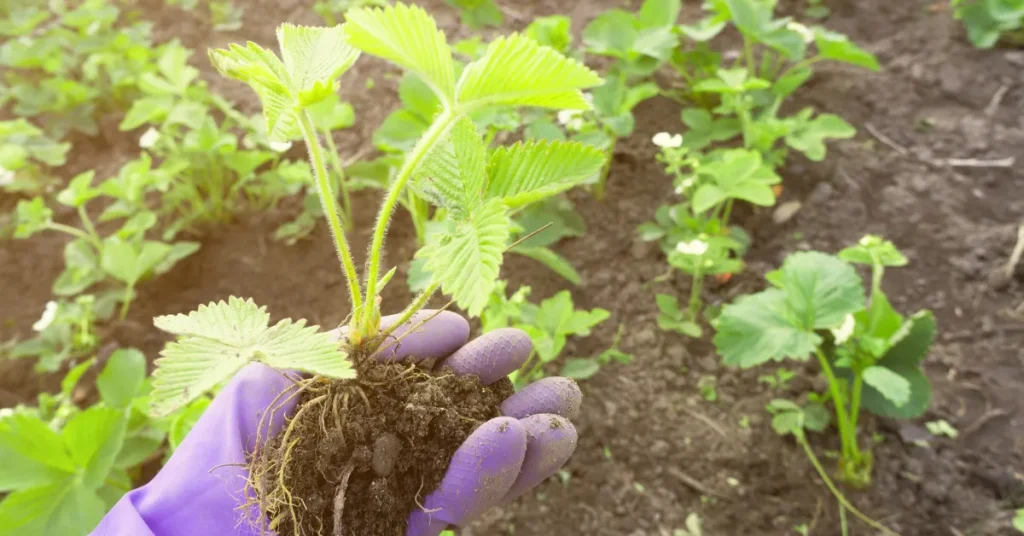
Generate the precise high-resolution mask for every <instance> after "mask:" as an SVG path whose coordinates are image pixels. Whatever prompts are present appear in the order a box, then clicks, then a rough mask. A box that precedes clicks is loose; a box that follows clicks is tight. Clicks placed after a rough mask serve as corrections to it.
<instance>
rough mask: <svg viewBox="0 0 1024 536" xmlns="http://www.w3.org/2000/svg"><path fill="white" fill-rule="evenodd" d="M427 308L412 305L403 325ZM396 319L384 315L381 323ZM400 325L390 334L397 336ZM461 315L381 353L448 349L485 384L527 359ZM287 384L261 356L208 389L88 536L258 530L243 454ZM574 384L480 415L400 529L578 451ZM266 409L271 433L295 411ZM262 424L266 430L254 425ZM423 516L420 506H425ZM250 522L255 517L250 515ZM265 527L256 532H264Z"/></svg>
mask: <svg viewBox="0 0 1024 536" xmlns="http://www.w3.org/2000/svg"><path fill="white" fill-rule="evenodd" d="M431 314H433V312H432V311H421V312H420V313H418V314H417V315H416V316H415V317H413V319H412V321H410V324H409V325H414V324H416V323H418V322H419V321H420V320H421V319H423V318H426V317H428V316H429V315H431ZM394 320H395V317H393V316H392V317H386V318H384V319H382V324H383V325H385V326H386V325H388V323H389V321H392V322H393V321H394ZM409 325H406V326H402V327H400V328H399V329H397V330H396V331H395V335H396V336H399V335H402V334H403V333H405V332H406V331H407V330H408V327H409ZM468 338H469V323H468V322H466V320H465V319H464V318H462V317H461V316H459V315H457V314H455V313H451V312H442V313H441V314H439V315H437V316H436V317H434V318H433V319H431V320H429V321H428V322H427V323H426V324H425V325H424V326H423V327H422V328H420V329H419V330H417V331H416V332H415V333H410V334H408V335H406V336H405V338H403V339H402V341H401V344H399V345H396V346H394V347H392V348H389V349H386V350H385V351H383V352H381V356H380V359H382V360H388V359H426V358H436V357H446V356H447V359H445V360H444V361H443V364H444V365H447V366H450V367H452V369H454V370H455V371H456V372H457V373H462V374H476V375H477V376H479V377H480V378H481V380H482V381H483V382H484V383H492V382H494V381H497V380H499V379H501V378H504V377H505V376H507V375H508V374H509V373H511V372H512V371H514V370H516V369H518V368H519V367H520V366H521V365H522V364H523V362H524V361H525V360H526V359H527V357H529V355H530V349H531V343H530V338H529V336H527V335H526V333H524V332H522V331H520V330H517V329H500V330H495V331H492V332H490V333H487V334H485V335H483V336H482V337H480V338H478V339H475V340H473V341H472V342H469V343H466V340H467V339H468ZM290 383H291V382H290V380H288V379H287V378H286V377H284V376H283V375H282V374H281V373H279V372H277V371H275V370H273V369H271V368H269V367H267V366H265V365H260V364H255V365H250V366H248V367H246V368H245V369H243V370H242V372H240V373H239V374H238V376H236V377H235V378H234V379H233V380H232V381H231V382H230V383H229V384H228V385H227V386H226V387H225V388H224V390H223V391H221V393H220V394H219V395H218V396H217V397H216V399H215V400H214V401H213V403H212V404H210V407H209V408H208V409H207V410H206V413H205V414H204V415H203V417H202V418H201V419H199V422H198V423H196V425H195V427H194V428H193V429H192V432H190V433H189V435H188V437H186V438H185V441H184V442H182V444H181V445H180V446H179V447H178V449H177V450H176V451H175V452H174V455H172V456H171V459H170V460H169V461H168V462H167V465H166V466H164V468H163V469H162V470H161V471H160V473H158V474H157V475H156V477H154V478H153V480H152V481H151V482H150V483H149V484H146V485H145V486H143V487H141V488H139V489H136V490H133V491H131V492H129V493H128V494H127V495H125V496H124V497H123V498H122V499H121V500H120V501H119V502H118V503H117V504H116V505H115V506H114V508H113V509H112V510H111V511H110V513H108V514H107V516H106V517H105V518H104V519H103V521H101V522H100V525H99V526H98V527H97V528H96V530H95V531H94V532H93V534H94V535H96V536H114V535H125V536H128V535H131V536H146V535H154V536H179V535H180V536H185V535H188V536H206V535H210V536H225V535H245V536H249V535H253V536H255V535H257V534H260V528H259V527H251V526H249V524H247V523H242V522H241V521H242V519H243V517H245V515H246V514H247V513H246V512H242V511H240V510H239V506H240V505H242V504H244V503H245V500H244V498H243V494H242V490H243V487H244V486H245V482H246V477H247V476H248V471H247V470H246V467H245V462H246V456H245V453H246V452H251V451H252V450H253V449H254V448H255V446H256V429H257V427H258V425H259V423H260V419H261V417H262V415H263V412H265V411H266V409H267V407H268V406H269V405H270V403H271V402H272V401H273V400H274V398H275V397H276V396H277V394H278V393H280V392H281V391H282V390H284V389H285V388H287V387H288V385H289V384H290ZM580 403H581V395H580V390H579V387H578V386H577V385H576V383H575V382H573V381H572V380H570V379H568V378H545V379H543V380H540V381H538V382H534V383H533V384H530V385H529V386H527V387H526V388H524V389H523V390H522V391H520V392H518V393H516V394H514V395H512V396H511V397H509V399H508V400H506V401H505V402H504V403H503V404H502V407H501V409H502V413H503V414H504V415H505V416H503V417H498V418H495V419H492V420H490V421H488V422H486V423H484V424H483V425H482V426H481V427H480V428H478V429H477V430H476V431H475V432H473V434H472V435H470V436H469V438H467V439H466V441H465V443H463V444H462V446H461V447H459V450H458V451H456V452H455V455H454V456H453V457H452V461H451V464H450V465H449V467H448V472H447V473H445V476H444V478H443V479H442V481H441V484H440V486H439V487H438V489H437V490H436V491H434V492H433V493H431V494H430V495H428V496H427V497H426V499H425V501H424V507H425V510H419V509H417V510H415V511H414V512H413V513H412V515H411V516H410V517H409V529H408V531H407V535H408V536H437V535H438V534H440V533H441V531H442V530H444V529H445V528H447V527H448V526H449V525H464V524H466V523H468V522H469V521H471V520H472V519H473V518H475V517H477V516H479V515H480V514H481V513H483V512H484V511H486V510H487V509H489V508H492V507H494V506H496V505H498V504H501V503H503V502H506V501H510V500H512V499H514V498H516V497H518V496H520V495H522V494H523V493H526V492H527V491H528V490H529V489H530V488H532V487H534V486H536V485H537V484H539V483H540V482H542V481H544V480H545V479H547V478H548V477H549V476H551V475H552V474H554V473H555V471H557V470H558V469H559V468H560V467H561V466H562V465H563V464H564V463H565V462H566V461H567V460H568V459H569V456H571V455H572V453H573V451H574V450H575V449H576V429H575V428H574V427H573V425H572V423H570V422H569V419H572V418H574V417H575V416H576V414H577V413H578V412H579V408H580ZM294 405H295V402H294V401H292V402H291V403H290V404H289V405H288V406H286V407H282V408H279V410H275V414H274V415H272V416H271V419H270V421H271V430H272V431H271V433H276V432H277V431H278V430H279V429H280V427H281V425H282V424H283V423H284V421H285V417H284V416H285V414H287V413H288V412H290V411H291V410H292V409H293V408H294ZM264 432H265V430H264ZM427 512H430V513H427ZM256 518H258V516H256ZM264 533H266V532H264Z"/></svg>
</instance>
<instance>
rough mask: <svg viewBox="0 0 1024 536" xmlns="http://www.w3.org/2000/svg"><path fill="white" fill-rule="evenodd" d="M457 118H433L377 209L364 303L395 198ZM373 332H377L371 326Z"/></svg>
mask: <svg viewBox="0 0 1024 536" xmlns="http://www.w3.org/2000/svg"><path fill="white" fill-rule="evenodd" d="M458 118H459V114H456V113H454V112H453V111H452V110H450V109H445V110H444V111H442V112H441V115H439V116H437V118H436V119H434V122H433V123H432V124H431V125H430V128H428V129H427V131H426V132H425V133H423V137H422V138H420V140H419V141H418V142H416V146H415V147H413V148H412V151H411V152H410V153H409V156H408V157H407V158H406V159H405V162H403V163H402V168H401V169H400V170H399V171H398V176H397V177H396V179H395V182H394V183H393V184H392V185H391V189H390V190H388V196H387V197H386V198H385V199H384V204H383V205H382V206H381V208H380V213H379V214H378V215H377V224H376V226H375V227H374V229H373V242H371V244H370V258H369V261H368V268H367V272H366V301H367V304H372V303H374V299H375V298H376V296H377V281H378V280H379V279H380V263H381V251H382V250H383V249H384V235H386V234H387V231H388V223H389V222H390V221H391V216H392V214H394V212H395V205H397V204H398V198H399V196H400V195H401V194H402V189H403V188H404V187H405V183H406V182H408V181H409V178H410V177H412V173H413V172H414V171H416V168H417V167H419V165H420V162H422V161H423V159H424V158H425V157H426V156H427V153H428V152H429V151H430V149H432V148H433V147H434V144H436V143H437V142H438V140H440V139H441V137H442V136H444V134H445V133H446V132H448V129H449V128H450V127H451V126H452V124H454V123H455V120H456V119H458ZM372 309H373V307H367V308H366V310H365V311H363V322H362V326H361V330H362V331H363V333H361V335H368V334H371V333H370V332H367V331H366V330H368V329H370V328H369V326H370V324H371V323H372V322H371V321H372V319H373V311H372ZM372 329H376V326H374V327H373V328H372Z"/></svg>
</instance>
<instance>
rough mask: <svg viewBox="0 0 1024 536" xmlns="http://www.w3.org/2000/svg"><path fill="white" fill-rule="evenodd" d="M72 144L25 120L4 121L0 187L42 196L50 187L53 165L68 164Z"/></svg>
mask: <svg viewBox="0 0 1024 536" xmlns="http://www.w3.org/2000/svg"><path fill="white" fill-rule="evenodd" d="M69 149H71V144H70V143H67V142H62V143H58V142H55V141H53V140H52V139H50V138H49V137H47V136H46V134H45V133H44V132H43V131H42V130H40V129H38V128H36V127H35V126H33V125H32V124H31V123H29V122H28V121H26V120H25V119H16V120H14V121H0V188H2V189H3V190H5V191H7V192H13V193H22V194H27V195H41V194H43V193H45V192H46V191H47V190H49V189H50V187H51V186H52V183H53V182H54V180H53V178H52V177H51V176H50V170H49V168H54V167H58V166H62V165H64V163H65V162H66V161H67V152H68V150H69Z"/></svg>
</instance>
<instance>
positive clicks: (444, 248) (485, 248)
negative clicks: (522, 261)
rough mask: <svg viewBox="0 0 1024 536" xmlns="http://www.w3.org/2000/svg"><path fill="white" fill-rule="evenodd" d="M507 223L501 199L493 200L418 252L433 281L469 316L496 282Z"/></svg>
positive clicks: (476, 311)
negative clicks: (424, 260)
mask: <svg viewBox="0 0 1024 536" xmlns="http://www.w3.org/2000/svg"><path fill="white" fill-rule="evenodd" d="M509 223H510V222H509V217H508V211H507V209H506V208H505V205H504V203H502V202H501V200H492V201H490V202H488V203H486V204H485V205H482V206H480V207H479V208H478V209H476V210H475V211H474V212H472V213H471V214H469V215H468V218H466V219H464V220H462V221H459V222H457V224H456V228H455V230H454V231H453V232H452V233H451V235H449V236H445V237H444V238H442V239H440V240H434V241H432V242H429V243H428V244H427V245H426V246H424V247H423V249H421V250H420V251H419V252H418V253H417V257H423V258H426V259H427V263H426V266H425V269H426V270H427V271H429V272H430V273H431V274H432V277H433V281H435V282H437V283H440V284H441V288H442V290H443V291H444V292H445V293H446V294H448V295H450V296H452V298H454V299H455V302H456V303H457V304H458V305H459V307H462V308H463V309H465V310H466V311H467V312H468V313H469V315H470V316H479V314H480V312H481V311H482V310H483V308H484V307H485V306H486V305H487V299H488V296H490V294H491V291H492V290H493V289H494V286H495V285H496V284H497V282H498V271H499V269H500V267H501V258H502V253H503V252H504V250H505V246H506V245H507V244H508V237H509Z"/></svg>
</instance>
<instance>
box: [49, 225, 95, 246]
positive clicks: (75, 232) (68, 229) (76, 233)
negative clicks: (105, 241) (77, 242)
mask: <svg viewBox="0 0 1024 536" xmlns="http://www.w3.org/2000/svg"><path fill="white" fill-rule="evenodd" d="M46 227H47V228H49V229H53V230H54V231H60V232H62V233H67V234H69V235H71V236H73V237H75V238H81V239H82V240H85V241H87V242H89V243H90V244H92V245H94V246H96V247H97V249H100V245H99V243H97V242H96V241H95V240H93V239H92V237H91V236H89V235H88V234H87V233H85V232H84V231H82V230H81V229H78V228H76V227H72V226H70V225H64V224H63V223H57V222H52V221H51V222H50V223H48V224H47V225H46Z"/></svg>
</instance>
